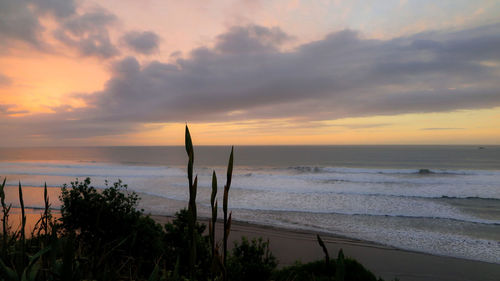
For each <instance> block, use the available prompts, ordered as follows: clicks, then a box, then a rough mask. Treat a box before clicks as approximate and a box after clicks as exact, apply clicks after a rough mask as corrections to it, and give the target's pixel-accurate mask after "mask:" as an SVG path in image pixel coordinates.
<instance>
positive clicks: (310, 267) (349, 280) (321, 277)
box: [273, 258, 382, 281]
mask: <svg viewBox="0 0 500 281" xmlns="http://www.w3.org/2000/svg"><path fill="white" fill-rule="evenodd" d="M343 263H344V266H345V275H344V280H345V281H377V280H378V281H380V280H382V279H377V278H376V277H375V275H373V273H371V272H370V271H368V270H367V269H366V268H364V267H363V265H361V264H360V263H359V262H357V261H356V260H354V259H351V258H345V259H344V261H343ZM336 267H337V266H336V261H330V264H329V265H328V266H325V261H324V260H319V261H314V262H309V263H305V264H302V263H300V262H297V263H296V264H295V265H292V266H288V267H284V268H283V269H281V270H279V271H276V272H275V274H274V276H273V279H274V280H276V281H287V280H295V281H309V280H317V281H338V280H337V279H336V278H335V276H336V272H337V271H336V269H337V268H336Z"/></svg>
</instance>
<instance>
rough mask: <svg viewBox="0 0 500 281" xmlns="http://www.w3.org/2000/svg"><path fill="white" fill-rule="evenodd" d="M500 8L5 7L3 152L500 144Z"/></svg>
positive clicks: (109, 2)
mask: <svg viewBox="0 0 500 281" xmlns="http://www.w3.org/2000/svg"><path fill="white" fill-rule="evenodd" d="M499 15H500V1H497V0H492V1H486V0H485V1H480V0H469V1H461V0H443V1H431V0H428V1H427V0H414V1H412V0H407V1H403V0H397V1H396V0H395V1H391V0H384V1H357V0H354V1H298V0H292V1H258V0H241V1H221V0H217V1H214V0H208V1H198V0H195V1H191V0H186V1H165V0H141V1H137V0H103V1H93V0H88V1H87V0H81V1H79V0H0V132H1V134H2V136H1V138H0V146H60V145H61V146H71V145H75V146H81V145H85V146H87V145H88V146H94V145H181V144H182V143H183V138H184V134H183V133H184V132H183V126H184V125H185V123H186V122H187V123H188V124H189V125H190V128H191V131H192V134H193V137H194V140H195V144H200V145H203V144H206V145H228V144H234V145H264V144H306V145H310V144H500V16H499Z"/></svg>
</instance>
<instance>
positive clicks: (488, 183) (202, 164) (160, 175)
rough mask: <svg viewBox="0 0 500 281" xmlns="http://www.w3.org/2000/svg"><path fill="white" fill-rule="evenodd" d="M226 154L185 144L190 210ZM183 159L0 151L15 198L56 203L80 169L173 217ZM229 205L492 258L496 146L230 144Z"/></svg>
mask: <svg viewBox="0 0 500 281" xmlns="http://www.w3.org/2000/svg"><path fill="white" fill-rule="evenodd" d="M229 152H230V148H229V147H218V146H213V147H210V146H198V147H196V148H195V172H196V174H197V175H198V178H199V187H198V196H197V203H198V212H199V215H200V216H204V217H209V216H210V211H209V208H210V192H211V175H212V171H213V170H215V171H216V173H217V175H218V182H219V196H218V200H219V202H222V198H221V194H222V190H223V187H224V184H225V182H226V178H225V177H226V176H225V175H226V170H225V169H226V167H225V165H226V164H227V159H228V157H229ZM186 164H187V156H186V152H185V150H184V148H183V147H70V148H2V149H0V176H2V177H3V176H5V177H7V185H8V188H7V196H8V197H9V198H10V199H9V200H10V202H12V204H13V206H14V207H15V206H17V205H18V204H17V201H16V200H17V190H16V186H17V184H18V182H19V181H21V183H22V184H23V186H24V187H25V194H27V193H29V194H32V196H31V197H30V196H27V199H25V204H26V205H27V206H28V207H32V208H40V207H42V205H43V201H42V199H41V198H40V196H41V194H42V192H41V190H42V186H43V185H44V183H45V182H46V183H47V185H48V187H49V190H50V191H51V194H52V195H53V196H52V206H53V207H54V208H58V207H60V203H59V202H58V201H57V198H56V197H57V193H58V189H59V187H60V186H61V185H63V184H64V183H69V182H70V181H74V180H75V178H79V179H80V180H83V179H84V178H86V177H90V178H91V179H92V184H93V185H94V186H96V187H99V188H103V187H105V182H106V181H108V182H110V183H112V182H114V181H116V180H118V179H121V180H122V181H123V182H124V183H125V184H127V185H128V188H129V189H130V190H133V191H136V192H138V193H140V195H141V197H142V201H141V205H140V207H141V208H144V209H145V212H148V213H153V214H163V215H172V214H174V213H175V212H176V211H178V210H179V209H180V208H183V207H186V206H187V199H188V188H187V177H186ZM11 199H12V200H11ZM16 204H17V205H16ZM220 205H221V204H219V206H220ZM229 209H230V210H231V211H232V212H233V218H234V219H237V220H241V221H248V222H254V223H259V224H266V225H274V226H280V227H286V228H293V229H307V230H314V231H320V232H326V233H332V234H337V235H342V236H347V237H352V238H357V239H363V240H368V241H373V242H377V243H382V244H385V245H389V246H394V247H397V248H402V249H407V250H414V251H420V252H426V253H431V254H437V255H445V256H453V257H460V258H466V259H473V260H479V261H486V262H492V263H498V264H500V146H487V147H484V148H483V147H477V146H241V147H235V167H234V176H233V180H232V184H231V190H230V196H229Z"/></svg>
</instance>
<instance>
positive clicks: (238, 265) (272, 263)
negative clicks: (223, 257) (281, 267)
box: [227, 237, 278, 281]
mask: <svg viewBox="0 0 500 281" xmlns="http://www.w3.org/2000/svg"><path fill="white" fill-rule="evenodd" d="M277 265H278V263H277V261H276V258H275V257H274V256H273V254H272V253H271V251H270V250H269V241H267V242H264V241H263V240H262V238H259V239H252V240H251V241H248V239H247V238H246V237H242V238H241V243H240V244H238V243H237V242H235V244H234V248H233V250H232V255H231V256H229V259H228V266H227V270H228V276H229V280H241V281H247V280H248V281H252V280H269V279H270V277H271V274H272V272H273V270H275V269H276V266H277Z"/></svg>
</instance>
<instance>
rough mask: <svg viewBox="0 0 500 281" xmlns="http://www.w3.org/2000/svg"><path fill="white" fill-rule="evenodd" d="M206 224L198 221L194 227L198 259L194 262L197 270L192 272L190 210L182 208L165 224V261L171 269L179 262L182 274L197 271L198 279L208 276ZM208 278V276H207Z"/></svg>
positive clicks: (208, 250)
mask: <svg viewBox="0 0 500 281" xmlns="http://www.w3.org/2000/svg"><path fill="white" fill-rule="evenodd" d="M205 228H206V226H205V225H204V224H200V223H196V224H195V227H194V233H195V235H194V238H195V241H196V243H195V245H196V253H197V261H196V263H195V264H194V268H195V271H193V272H190V269H189V258H190V256H189V254H190V249H189V247H190V244H188V239H189V237H190V236H189V235H188V234H189V212H188V210H186V209H182V210H180V211H179V212H177V213H176V214H175V218H174V220H173V221H172V222H171V223H167V224H165V236H164V245H165V251H166V252H168V253H169V255H166V256H165V257H164V258H165V262H166V264H167V268H168V269H169V270H170V271H174V269H175V265H176V264H177V266H178V268H177V270H178V272H179V275H180V276H186V277H187V276H189V275H191V273H196V274H195V275H194V276H192V277H193V278H196V279H198V280H201V279H203V278H202V277H203V276H208V275H209V272H210V246H209V238H208V236H203V233H204V231H205ZM205 279H206V278H205Z"/></svg>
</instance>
